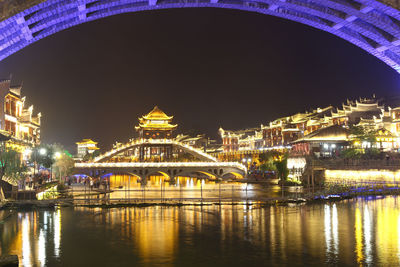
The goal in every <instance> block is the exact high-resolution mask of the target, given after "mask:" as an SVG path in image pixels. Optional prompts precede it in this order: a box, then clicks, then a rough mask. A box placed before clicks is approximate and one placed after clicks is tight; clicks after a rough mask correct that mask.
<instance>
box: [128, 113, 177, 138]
mask: <svg viewBox="0 0 400 267" xmlns="http://www.w3.org/2000/svg"><path fill="white" fill-rule="evenodd" d="M173 117H174V116H168V115H167V114H165V113H164V112H163V111H162V110H161V109H159V108H158V107H157V106H155V107H154V108H153V110H152V111H150V112H149V113H148V114H147V115H144V116H142V117H141V118H139V125H138V126H136V127H135V129H136V131H138V133H139V138H145V139H171V138H172V131H173V130H175V129H176V127H177V126H178V125H176V124H171V121H172V119H173Z"/></svg>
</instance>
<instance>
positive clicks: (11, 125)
mask: <svg viewBox="0 0 400 267" xmlns="http://www.w3.org/2000/svg"><path fill="white" fill-rule="evenodd" d="M21 90H22V86H12V85H11V80H9V79H6V80H0V101H1V102H2V106H3V109H0V130H1V131H4V132H6V133H8V135H9V136H10V140H8V141H7V143H6V144H7V146H9V147H12V148H13V149H15V150H17V151H19V152H21V153H23V152H24V151H25V150H26V149H27V148H28V147H33V146H35V145H38V144H39V143H40V123H41V113H37V114H36V115H35V114H34V112H33V105H31V106H29V107H26V104H27V102H26V97H23V96H22V95H21ZM1 102H0V103H1Z"/></svg>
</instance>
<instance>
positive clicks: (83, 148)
mask: <svg viewBox="0 0 400 267" xmlns="http://www.w3.org/2000/svg"><path fill="white" fill-rule="evenodd" d="M76 146H77V152H78V153H77V156H78V158H83V157H84V156H85V155H86V154H92V153H93V152H95V151H96V150H99V148H98V147H97V142H95V141H93V140H92V139H83V140H82V141H80V142H76Z"/></svg>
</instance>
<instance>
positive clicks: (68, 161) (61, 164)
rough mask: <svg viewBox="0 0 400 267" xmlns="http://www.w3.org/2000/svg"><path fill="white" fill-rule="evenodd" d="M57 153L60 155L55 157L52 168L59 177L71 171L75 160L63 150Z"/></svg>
mask: <svg viewBox="0 0 400 267" xmlns="http://www.w3.org/2000/svg"><path fill="white" fill-rule="evenodd" d="M59 153H60V154H59V155H60V156H59V157H57V158H56V159H55V162H54V164H53V170H54V173H56V177H58V178H59V179H61V177H63V176H67V175H70V174H71V173H72V171H73V169H74V164H75V162H74V160H73V159H72V158H71V157H70V156H69V155H68V154H67V153H65V151H63V152H59Z"/></svg>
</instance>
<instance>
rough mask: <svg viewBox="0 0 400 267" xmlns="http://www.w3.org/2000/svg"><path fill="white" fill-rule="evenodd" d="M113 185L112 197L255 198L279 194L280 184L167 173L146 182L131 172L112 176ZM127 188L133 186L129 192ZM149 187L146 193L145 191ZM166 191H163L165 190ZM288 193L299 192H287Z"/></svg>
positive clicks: (111, 185) (150, 178) (277, 195)
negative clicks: (248, 182) (171, 178)
mask: <svg viewBox="0 0 400 267" xmlns="http://www.w3.org/2000/svg"><path fill="white" fill-rule="evenodd" d="M110 187H111V189H112V190H113V193H111V196H110V197H111V198H115V199H124V198H131V199H132V198H143V197H145V198H147V199H154V198H161V197H162V198H175V199H176V198H201V197H203V198H217V197H219V194H221V197H223V198H232V197H233V198H243V199H246V198H254V197H257V196H262V197H279V196H281V193H280V190H281V188H280V187H279V186H270V185H269V186H267V185H259V184H254V185H253V184H247V183H241V182H232V181H231V182H216V181H214V180H209V179H199V178H195V177H177V178H176V180H175V182H171V181H170V180H169V179H168V178H166V177H164V176H150V177H149V178H148V180H147V184H146V185H145V186H143V185H142V184H141V183H140V181H139V180H138V178H137V177H135V176H130V175H112V176H110ZM124 190H132V191H130V192H125V191H124ZM142 190H145V196H143V191H142ZM161 191H162V192H161ZM285 195H295V193H293V192H290V193H289V192H286V193H285Z"/></svg>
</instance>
